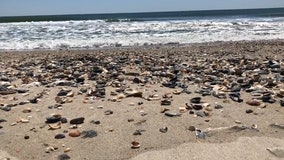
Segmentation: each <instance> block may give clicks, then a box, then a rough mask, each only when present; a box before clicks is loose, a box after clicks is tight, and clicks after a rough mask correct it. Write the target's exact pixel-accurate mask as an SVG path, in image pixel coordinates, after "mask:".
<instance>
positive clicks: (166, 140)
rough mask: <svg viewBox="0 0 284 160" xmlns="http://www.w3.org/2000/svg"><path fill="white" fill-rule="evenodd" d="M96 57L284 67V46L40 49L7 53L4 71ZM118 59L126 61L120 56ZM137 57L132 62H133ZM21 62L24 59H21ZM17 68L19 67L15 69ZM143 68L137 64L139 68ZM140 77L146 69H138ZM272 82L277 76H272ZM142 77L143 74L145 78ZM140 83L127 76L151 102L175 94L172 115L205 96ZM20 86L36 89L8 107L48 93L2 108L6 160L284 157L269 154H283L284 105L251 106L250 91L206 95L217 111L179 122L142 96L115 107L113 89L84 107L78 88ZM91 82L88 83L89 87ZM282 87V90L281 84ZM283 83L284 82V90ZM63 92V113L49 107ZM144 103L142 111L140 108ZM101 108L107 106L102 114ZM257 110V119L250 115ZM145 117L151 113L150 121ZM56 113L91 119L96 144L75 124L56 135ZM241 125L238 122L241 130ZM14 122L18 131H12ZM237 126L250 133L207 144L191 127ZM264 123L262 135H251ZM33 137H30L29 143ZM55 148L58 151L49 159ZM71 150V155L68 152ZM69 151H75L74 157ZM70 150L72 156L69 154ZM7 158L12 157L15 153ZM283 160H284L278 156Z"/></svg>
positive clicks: (0, 155) (0, 135) (3, 98)
mask: <svg viewBox="0 0 284 160" xmlns="http://www.w3.org/2000/svg"><path fill="white" fill-rule="evenodd" d="M93 54H103V55H109V57H112V56H114V55H115V56H117V55H126V56H133V57H138V56H146V55H147V56H149V55H150V56H151V55H153V56H158V57H161V56H165V57H169V58H171V59H173V58H175V57H176V58H179V59H182V60H183V61H184V62H186V61H187V60H188V59H191V60H192V59H195V60H196V61H198V60H201V59H204V58H209V59H210V58H213V59H214V58H219V59H222V58H224V59H225V58H228V57H229V58H230V57H235V56H240V55H242V56H244V57H249V58H252V59H253V58H255V59H257V61H256V62H259V63H260V62H261V60H266V57H272V58H273V59H274V60H278V61H281V60H282V66H281V67H283V57H284V42H283V41H280V40H277V41H262V42H228V43H206V44H194V45H182V46H153V47H138V48H135V47H133V48H119V49H115V48H114V49H100V50H84V51H33V52H24V51H23V52H10V51H9V52H6V53H4V52H3V53H0V56H1V60H0V61H1V65H0V68H1V71H4V70H5V71H6V70H9V72H13V71H14V70H12V69H10V67H11V66H13V65H17V64H19V63H20V62H23V61H33V59H43V58H44V57H47V55H49V58H50V59H49V60H55V61H56V60H59V59H61V58H64V57H65V58H66V57H67V56H68V57H73V56H75V57H84V56H86V55H87V56H89V55H93ZM118 57H119V56H118ZM133 57H132V58H133ZM18 60H19V61H18ZM13 63H14V64H13ZM135 67H136V66H132V69H133V70H135ZM30 69H33V70H35V71H36V70H39V69H40V68H39V65H37V64H36V61H34V65H31V66H30ZM136 71H137V72H139V70H136ZM271 76H273V74H272V75H271ZM138 77H139V76H138ZM132 79H133V77H131V76H130V77H128V79H126V80H125V83H126V85H127V86H129V87H130V88H134V89H137V90H138V91H141V92H143V96H144V97H148V96H149V95H153V94H157V95H158V97H159V98H162V95H164V94H166V93H171V95H172V97H173V98H172V103H171V105H170V106H165V107H166V108H169V109H170V112H176V113H178V112H179V107H185V103H189V100H190V99H191V98H193V97H197V96H200V94H198V93H195V92H194V91H195V90H197V89H199V87H200V84H195V83H192V84H190V85H189V87H188V88H189V90H190V91H191V92H192V93H191V94H186V93H181V94H180V95H175V94H173V92H174V91H175V90H177V89H178V88H175V89H170V88H167V87H162V86H161V84H160V83H159V84H149V83H148V84H146V85H138V84H134V83H133V82H132ZM11 83H12V84H13V85H17V86H18V87H19V88H26V89H29V92H28V93H29V94H28V95H23V94H18V93H16V94H10V95H0V103H1V104H3V105H4V104H13V103H19V102H22V101H25V100H27V99H29V98H32V97H33V96H34V95H36V94H38V93H43V91H44V95H43V97H42V98H40V101H39V102H38V103H36V104H31V103H28V104H25V105H17V106H15V107H12V110H11V111H8V112H6V111H2V110H0V119H5V120H6V121H7V122H2V123H0V125H1V126H3V128H2V129H0V141H1V145H0V149H1V150H2V151H1V152H0V160H2V159H5V158H4V157H9V158H11V159H15V158H12V156H13V157H17V158H18V159H21V160H31V159H36V160H39V159H43V160H45V159H57V158H58V156H59V155H61V154H67V155H68V156H70V157H71V159H88V160H95V159H131V158H132V159H135V160H138V159H139V160H140V159H141V160H142V159H255V160H258V159H264V160H266V159H280V158H281V155H280V156H279V155H278V157H277V156H275V155H273V154H272V153H270V152H269V151H268V150H267V148H274V147H280V148H284V140H283V138H284V129H281V127H280V128H277V127H271V126H270V124H274V123H278V124H284V107H281V106H280V104H279V100H280V99H281V98H277V102H275V103H273V104H270V103H267V104H266V108H261V107H256V106H249V105H248V104H246V103H245V102H246V101H248V100H250V99H251V96H250V94H249V93H245V92H241V93H242V98H243V99H244V102H242V103H237V102H234V101H232V100H231V99H229V98H227V100H226V101H224V100H223V99H218V98H216V97H213V96H205V97H202V96H201V97H202V101H203V102H207V103H209V104H210V105H211V107H212V109H213V110H212V111H210V115H209V116H206V117H197V116H194V115H191V114H189V113H188V112H186V113H182V115H181V116H179V117H167V116H165V115H164V114H163V113H160V110H161V108H162V106H161V104H160V100H157V101H147V100H145V99H143V98H139V97H128V98H124V99H122V100H121V102H112V101H109V100H108V99H112V98H113V97H114V96H111V95H110V94H111V91H113V90H114V88H113V87H111V86H108V87H106V97H105V98H98V99H96V100H95V101H94V102H93V103H89V101H88V102H87V103H83V101H84V100H85V94H82V95H78V92H79V90H80V89H81V88H82V87H83V86H79V87H68V86H67V87H60V86H55V87H50V88H46V87H44V86H43V85H41V86H33V85H31V84H32V83H31V84H30V85H26V84H22V81H21V79H15V80H14V81H12V82H11ZM86 84H88V85H86ZM280 85H281V84H280ZM282 85H283V84H282ZM85 86H90V87H94V86H95V82H94V81H92V80H86V81H85ZM62 88H67V89H71V90H72V91H73V92H74V93H75V96H74V97H71V99H72V100H73V102H71V103H65V104H63V105H62V108H61V109H55V108H53V109H48V106H50V105H54V104H55V103H56V102H55V100H54V99H55V97H56V94H57V93H58V92H59V91H60V89H62ZM139 102H143V104H142V105H138V103H139ZM216 104H221V105H222V106H223V107H224V108H223V109H214V106H215V105H216ZM99 106H102V108H100V107H99ZM25 108H31V112H30V113H23V112H22V111H23V110H24V109H25ZM248 109H251V110H253V113H251V114H247V113H246V110H248ZM106 110H112V111H113V114H111V115H105V114H104V111H106ZM144 113H146V115H143V114H144ZM51 114H61V115H62V116H63V117H66V118H67V119H68V121H70V120H71V119H73V118H77V117H84V118H85V120H84V123H83V124H80V125H78V129H79V130H80V131H87V130H95V131H96V132H97V133H98V135H97V136H96V137H93V138H85V139H83V138H82V137H69V136H68V133H65V132H64V131H67V132H70V130H71V129H69V127H70V126H71V125H70V124H69V123H66V124H62V125H61V128H60V129H57V130H49V127H48V125H47V124H45V120H46V117H48V116H49V115H51ZM21 119H29V123H21V122H20V120H21ZM92 120H97V121H100V124H99V125H96V124H93V123H90V122H91V121H92ZM236 120H237V121H238V122H239V123H238V124H236V123H235V122H236ZM13 123H15V125H13V126H12V125H11V124H13ZM232 125H238V126H247V127H248V129H244V130H238V131H236V130H224V131H219V132H213V133H211V132H210V133H208V134H207V133H206V134H205V135H206V138H205V139H199V138H197V137H196V135H195V132H194V131H193V132H192V131H189V130H188V127H189V126H195V127H196V128H199V129H201V130H202V131H204V130H206V129H208V128H218V127H228V126H232ZM253 125H257V129H251V127H252V126H253ZM164 126H166V127H167V128H168V131H167V133H161V132H160V131H159V129H160V128H162V127H164ZM138 129H141V130H145V131H144V132H142V135H133V133H134V132H135V130H138ZM58 133H64V134H65V135H66V138H64V139H55V138H54V136H55V135H56V134H58ZM25 136H28V137H29V138H28V139H25V138H24V137H25ZM132 141H138V142H139V143H140V145H141V146H140V148H138V149H131V142H132ZM48 147H53V148H55V150H54V151H50V152H49V153H46V149H47V148H48ZM67 148H70V151H69V150H68V149H67ZM67 150H68V151H67ZM64 151H66V152H64ZM7 152H8V153H9V154H10V155H8V154H7ZM279 157H280V158H279ZM282 158H284V156H283V157H282Z"/></svg>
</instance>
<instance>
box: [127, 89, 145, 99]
mask: <svg viewBox="0 0 284 160" xmlns="http://www.w3.org/2000/svg"><path fill="white" fill-rule="evenodd" d="M124 93H125V95H126V97H142V94H143V93H142V92H140V91H137V90H135V89H132V88H127V89H125V90H124Z"/></svg>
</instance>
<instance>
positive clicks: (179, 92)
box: [173, 90, 182, 95]
mask: <svg viewBox="0 0 284 160" xmlns="http://www.w3.org/2000/svg"><path fill="white" fill-rule="evenodd" d="M181 93H182V90H174V91H173V94H175V95H179V94H181Z"/></svg>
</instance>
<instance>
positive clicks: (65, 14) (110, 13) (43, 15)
mask: <svg viewBox="0 0 284 160" xmlns="http://www.w3.org/2000/svg"><path fill="white" fill-rule="evenodd" d="M261 9H265V10H266V9H284V7H272V8H271V7H270V8H239V9H237V8H234V9H193V10H180V11H174V10H172V11H145V12H143V11H142V12H131V11H130V12H108V13H106V12H101V13H77V14H76V13H63V14H42V15H40V14H38V15H37V14H34V15H33V14H31V15H20V16H0V17H1V18H6V17H7V18H9V17H10V18H11V17H45V16H74V15H112V14H141V13H142V14H143V13H171V12H202V11H234V10H261Z"/></svg>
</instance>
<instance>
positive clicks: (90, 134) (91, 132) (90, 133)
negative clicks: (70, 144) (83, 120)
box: [82, 130, 98, 138]
mask: <svg viewBox="0 0 284 160" xmlns="http://www.w3.org/2000/svg"><path fill="white" fill-rule="evenodd" d="M97 135H98V133H97V132H96V131H95V130H88V131H83V132H82V138H93V137H96V136H97Z"/></svg>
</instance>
